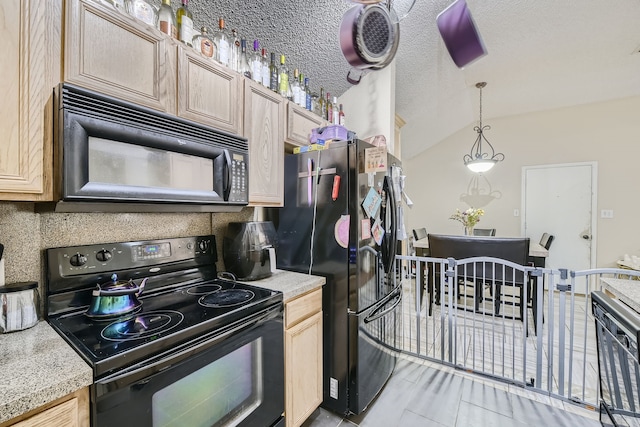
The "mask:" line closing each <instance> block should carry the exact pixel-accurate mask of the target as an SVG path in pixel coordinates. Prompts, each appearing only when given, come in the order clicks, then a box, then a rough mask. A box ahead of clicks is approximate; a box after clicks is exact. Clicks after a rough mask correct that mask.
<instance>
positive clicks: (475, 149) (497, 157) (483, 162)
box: [462, 82, 504, 173]
mask: <svg viewBox="0 0 640 427" xmlns="http://www.w3.org/2000/svg"><path fill="white" fill-rule="evenodd" d="M486 85H487V82H479V83H476V87H477V88H478V89H480V122H479V124H478V126H475V127H474V128H473V130H475V131H476V132H477V133H478V137H477V138H476V142H474V143H473V145H472V146H471V151H470V152H469V154H465V155H464V157H463V158H462V159H463V160H464V164H465V166H466V167H468V168H469V170H471V171H472V172H476V173H482V172H486V171H488V170H489V169H491V168H492V167H493V166H495V164H496V163H498V162H501V161H503V160H504V154H502V153H496V152H495V150H494V149H493V145H491V143H490V142H489V140H487V138H485V136H484V131H485V130H489V129H491V126H489V125H486V126H483V125H482V88H483V87H485V86H486ZM483 144H485V145H486V146H487V145H488V146H489V149H490V150H491V151H490V152H489V151H487V152H482V149H483V147H482V145H483ZM485 149H486V148H485Z"/></svg>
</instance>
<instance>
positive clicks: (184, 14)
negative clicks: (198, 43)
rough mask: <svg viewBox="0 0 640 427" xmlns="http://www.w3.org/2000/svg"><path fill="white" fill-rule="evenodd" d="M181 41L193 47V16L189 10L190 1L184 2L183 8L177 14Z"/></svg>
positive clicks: (185, 0) (183, 0)
mask: <svg viewBox="0 0 640 427" xmlns="http://www.w3.org/2000/svg"><path fill="white" fill-rule="evenodd" d="M176 21H177V23H178V33H179V37H180V41H181V42H182V43H184V44H186V45H187V46H193V15H192V14H191V11H190V10H189V0H182V6H180V8H178V11H177V12H176Z"/></svg>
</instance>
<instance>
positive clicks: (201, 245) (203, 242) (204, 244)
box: [198, 240, 209, 252]
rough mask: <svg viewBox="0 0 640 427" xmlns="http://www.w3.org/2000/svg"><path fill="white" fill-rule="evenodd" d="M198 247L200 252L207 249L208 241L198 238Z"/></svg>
mask: <svg viewBox="0 0 640 427" xmlns="http://www.w3.org/2000/svg"><path fill="white" fill-rule="evenodd" d="M198 248H199V249H200V251H201V252H206V251H207V249H209V242H208V241H207V240H200V241H199V242H198Z"/></svg>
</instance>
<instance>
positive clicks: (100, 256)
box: [96, 249, 113, 262]
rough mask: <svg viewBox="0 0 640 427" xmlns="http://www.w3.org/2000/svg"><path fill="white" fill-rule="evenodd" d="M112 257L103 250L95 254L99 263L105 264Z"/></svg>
mask: <svg viewBox="0 0 640 427" xmlns="http://www.w3.org/2000/svg"><path fill="white" fill-rule="evenodd" d="M112 256H113V255H111V252H109V251H108V250H106V249H103V250H101V251H98V253H97V254H96V259H97V260H98V261H100V262H107V261H109V260H110V259H111V257H112Z"/></svg>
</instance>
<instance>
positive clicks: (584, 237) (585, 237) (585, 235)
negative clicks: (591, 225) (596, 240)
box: [582, 234, 591, 240]
mask: <svg viewBox="0 0 640 427" xmlns="http://www.w3.org/2000/svg"><path fill="white" fill-rule="evenodd" d="M582 238H583V239H584V240H589V239H591V236H589V235H588V234H583V235H582Z"/></svg>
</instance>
